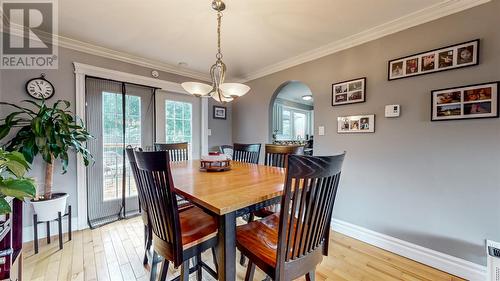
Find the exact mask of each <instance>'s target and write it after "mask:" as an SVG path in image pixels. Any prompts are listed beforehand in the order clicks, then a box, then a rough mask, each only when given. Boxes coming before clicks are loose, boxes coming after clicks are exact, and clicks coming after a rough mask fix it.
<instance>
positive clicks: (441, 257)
mask: <svg viewBox="0 0 500 281" xmlns="http://www.w3.org/2000/svg"><path fill="white" fill-rule="evenodd" d="M332 228H333V230H334V231H336V232H339V233H342V234H344V235H347V236H349V237H352V238H354V239H357V240H360V241H363V242H365V243H368V244H370V245H373V246H376V247H379V248H382V249H384V250H387V251H389V252H392V253H395V254H398V255H400V256H403V257H406V258H409V259H412V260H415V261H417V262H420V263H423V264H425V265H428V266H431V267H434V268H436V269H439V270H442V271H445V272H448V273H450V274H453V275H456V276H458V277H462V278H465V279H467V280H471V281H484V280H486V267H485V266H482V265H479V264H476V263H473V262H470V261H466V260H464V259H460V258H457V257H454V256H451V255H448V254H444V253H441V252H438V251H435V250H431V249H428V248H425V247H422V246H419V245H416V244H413V243H410V242H406V241H404V240H401V239H398V238H394V237H391V236H388V235H385V234H382V233H379V232H375V231H372V230H369V229H367V228H364V227H360V226H357V225H354V224H351V223H348V222H345V221H342V220H338V219H333V221H332Z"/></svg>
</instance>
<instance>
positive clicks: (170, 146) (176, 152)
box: [155, 142, 189, 161]
mask: <svg viewBox="0 0 500 281" xmlns="http://www.w3.org/2000/svg"><path fill="white" fill-rule="evenodd" d="M155 150H156V151H168V154H169V156H170V161H186V160H189V156H188V155H189V154H188V152H189V151H188V143H187V142H179V143H155Z"/></svg>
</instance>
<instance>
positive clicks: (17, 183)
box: [0, 148, 36, 215]
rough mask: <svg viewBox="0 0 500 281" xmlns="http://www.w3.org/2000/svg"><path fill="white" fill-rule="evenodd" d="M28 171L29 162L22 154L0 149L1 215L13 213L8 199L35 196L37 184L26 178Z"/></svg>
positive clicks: (22, 198)
mask: <svg viewBox="0 0 500 281" xmlns="http://www.w3.org/2000/svg"><path fill="white" fill-rule="evenodd" d="M28 169H29V165H28V162H27V161H26V160H25V159H24V156H23V155H22V154H21V153H19V152H15V151H14V152H8V151H5V150H3V149H1V148H0V215H4V214H7V213H10V212H11V209H10V205H9V203H8V202H7V197H15V198H17V199H19V200H24V199H25V198H33V197H34V196H35V193H36V187H35V182H34V181H33V179H30V178H25V177H24V175H25V174H26V171H27V170H28Z"/></svg>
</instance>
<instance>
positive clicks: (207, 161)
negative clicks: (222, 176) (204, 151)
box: [200, 152, 231, 172]
mask: <svg viewBox="0 0 500 281" xmlns="http://www.w3.org/2000/svg"><path fill="white" fill-rule="evenodd" d="M200 163H201V167H200V171H205V172H223V171H229V170H231V159H229V157H228V156H227V155H226V154H222V153H220V152H209V153H208V155H204V156H201V160H200Z"/></svg>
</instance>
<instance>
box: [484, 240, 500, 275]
mask: <svg viewBox="0 0 500 281" xmlns="http://www.w3.org/2000/svg"><path fill="white" fill-rule="evenodd" d="M486 251H487V252H488V275H489V276H488V277H489V280H490V281H500V243H498V242H493V241H490V240H487V241H486Z"/></svg>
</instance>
